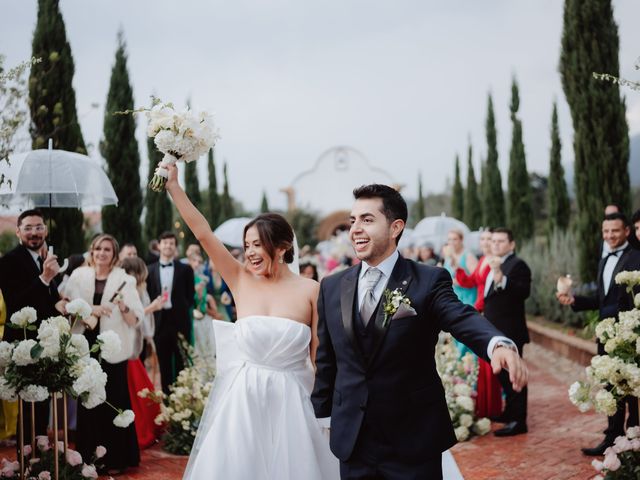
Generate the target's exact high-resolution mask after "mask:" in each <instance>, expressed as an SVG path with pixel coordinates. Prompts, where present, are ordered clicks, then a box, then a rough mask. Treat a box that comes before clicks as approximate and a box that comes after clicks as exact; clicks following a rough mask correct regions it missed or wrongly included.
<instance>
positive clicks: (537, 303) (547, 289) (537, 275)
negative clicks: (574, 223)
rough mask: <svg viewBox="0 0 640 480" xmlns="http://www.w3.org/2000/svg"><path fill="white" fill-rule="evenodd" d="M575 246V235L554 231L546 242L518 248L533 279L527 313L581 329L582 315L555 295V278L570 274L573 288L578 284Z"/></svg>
mask: <svg viewBox="0 0 640 480" xmlns="http://www.w3.org/2000/svg"><path fill="white" fill-rule="evenodd" d="M576 243H577V239H576V235H575V234H574V233H573V232H571V231H570V230H568V231H566V232H562V231H558V230H556V231H555V232H554V233H553V234H551V235H550V237H549V242H548V243H547V242H545V241H541V242H536V241H534V240H531V241H529V242H527V243H525V244H524V245H523V246H522V248H520V249H519V251H518V255H519V256H520V257H522V259H523V260H524V261H525V262H527V264H528V265H529V268H531V275H532V278H533V281H532V282H531V295H530V296H529V298H528V299H527V303H526V309H527V313H529V314H531V315H542V316H543V317H544V318H546V319H547V320H550V321H553V322H557V323H561V324H563V325H569V326H577V327H582V326H584V324H585V315H584V314H580V313H574V312H573V311H572V310H571V308H569V307H565V306H563V305H560V303H559V302H558V300H557V299H556V295H555V294H556V284H557V280H558V277H560V276H562V275H567V274H569V275H571V276H572V278H573V281H574V285H576V284H577V283H578V281H579V278H580V276H579V275H578V270H579V269H578V255H577V251H576Z"/></svg>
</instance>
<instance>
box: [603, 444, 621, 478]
mask: <svg viewBox="0 0 640 480" xmlns="http://www.w3.org/2000/svg"><path fill="white" fill-rule="evenodd" d="M607 450H608V449H607ZM620 465H621V464H620V459H619V458H618V455H616V454H615V452H613V451H610V452H609V453H607V454H605V456H604V462H602V466H603V467H604V468H606V469H607V470H609V471H611V472H615V471H616V470H618V469H619V468H620Z"/></svg>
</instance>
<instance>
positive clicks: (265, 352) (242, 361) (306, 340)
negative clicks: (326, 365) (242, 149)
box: [165, 166, 339, 480]
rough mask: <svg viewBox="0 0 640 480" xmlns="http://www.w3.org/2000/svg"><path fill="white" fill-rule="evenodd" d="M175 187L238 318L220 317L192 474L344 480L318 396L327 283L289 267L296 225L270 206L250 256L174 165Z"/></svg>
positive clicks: (200, 477)
mask: <svg viewBox="0 0 640 480" xmlns="http://www.w3.org/2000/svg"><path fill="white" fill-rule="evenodd" d="M165 188H166V190H167V192H169V195H171V198H172V199H173V202H174V203H175V205H176V207H177V209H178V211H179V212H180V215H181V216H182V218H183V219H184V221H185V222H186V223H187V225H188V226H189V228H190V229H191V231H192V232H193V234H194V235H195V237H196V238H197V239H198V240H199V241H200V243H201V244H202V246H203V248H204V249H205V251H206V252H207V254H208V255H209V256H210V257H211V258H212V259H213V261H214V262H215V264H216V267H217V268H218V270H219V272H220V274H221V275H222V277H223V279H224V281H225V282H226V283H227V284H228V285H229V288H230V289H231V292H232V293H233V296H234V298H235V300H236V309H237V313H238V321H237V322H236V323H235V324H231V323H227V322H219V321H214V330H215V337H216V346H217V347H216V350H217V357H218V358H217V370H218V372H217V375H216V379H215V383H214V387H213V389H212V391H211V394H210V396H209V400H208V402H207V407H206V409H205V413H204V415H203V418H202V420H201V423H200V427H199V429H198V434H197V436H196V441H195V444H194V447H193V449H192V451H191V456H190V458H189V463H188V465H187V469H186V471H185V474H184V478H185V479H190V480H205V479H206V480H209V479H234V480H271V479H278V480H298V479H305V480H334V479H337V478H339V466H338V460H337V459H336V458H335V457H334V456H333V454H332V453H331V452H330V450H329V442H328V438H327V437H326V436H325V435H324V434H323V432H322V430H321V428H320V426H319V424H318V421H317V420H316V418H315V415H314V412H313V407H312V406H311V402H310V400H309V396H310V393H311V389H312V387H313V381H314V373H313V366H312V363H313V361H314V358H315V351H316V348H317V342H318V339H317V336H316V323H317V310H316V300H317V298H318V290H319V288H318V283H317V282H315V281H313V280H309V279H306V278H303V277H300V276H298V275H296V274H294V273H293V272H291V271H290V270H289V268H288V267H287V264H289V263H291V262H293V260H294V249H293V242H294V237H293V230H292V229H291V226H290V225H289V224H288V223H287V221H286V220H285V219H284V218H283V217H282V216H281V215H278V214H274V213H267V214H262V215H259V216H258V217H256V218H255V219H253V220H252V221H251V222H249V224H248V225H247V226H246V227H245V230H244V252H245V258H246V261H245V264H244V265H243V264H241V263H240V262H238V261H237V260H236V259H234V258H233V256H232V255H231V254H230V253H229V252H228V251H227V249H226V247H225V246H224V245H223V244H222V242H220V240H218V239H217V238H216V237H215V235H214V234H213V232H212V231H211V228H210V226H209V224H208V222H207V220H206V219H205V218H204V216H203V215H202V214H201V213H200V212H199V211H198V210H197V209H196V208H195V207H194V206H193V204H192V203H191V202H190V200H189V198H188V197H187V195H186V194H185V192H184V191H183V190H182V188H181V187H180V185H179V184H178V181H177V169H176V167H175V166H172V167H169V179H168V181H167V184H166V187H165Z"/></svg>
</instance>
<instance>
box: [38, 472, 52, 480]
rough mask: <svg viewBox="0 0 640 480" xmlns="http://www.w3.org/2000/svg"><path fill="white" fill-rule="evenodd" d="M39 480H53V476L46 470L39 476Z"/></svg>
mask: <svg viewBox="0 0 640 480" xmlns="http://www.w3.org/2000/svg"><path fill="white" fill-rule="evenodd" d="M38 480H51V474H50V473H49V472H47V471H46V470H45V471H44V472H40V473H39V474H38Z"/></svg>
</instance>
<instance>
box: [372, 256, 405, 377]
mask: <svg viewBox="0 0 640 480" xmlns="http://www.w3.org/2000/svg"><path fill="white" fill-rule="evenodd" d="M408 265H409V262H408V261H407V260H405V259H404V258H403V257H398V260H397V261H396V264H395V266H394V268H393V271H392V272H391V278H390V279H389V282H387V286H386V287H385V291H386V290H390V291H394V290H396V289H398V290H400V292H401V293H402V294H404V293H405V292H406V291H407V288H409V285H410V284H411V280H412V277H411V274H410V273H409V269H408ZM392 321H393V320H390V321H388V322H387V325H386V326H384V325H383V324H384V323H385V322H384V293H383V294H382V296H381V297H380V301H379V302H378V309H377V313H376V318H375V324H374V326H373V332H372V334H373V349H372V351H371V356H370V357H369V365H371V364H372V363H373V360H374V359H375V357H376V354H377V353H378V350H379V349H380V346H381V345H382V341H383V340H384V338H385V336H386V335H387V330H388V329H389V325H391V322H392Z"/></svg>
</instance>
